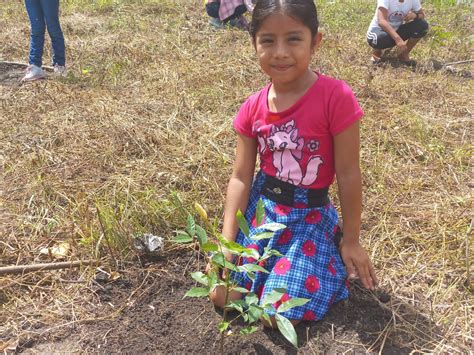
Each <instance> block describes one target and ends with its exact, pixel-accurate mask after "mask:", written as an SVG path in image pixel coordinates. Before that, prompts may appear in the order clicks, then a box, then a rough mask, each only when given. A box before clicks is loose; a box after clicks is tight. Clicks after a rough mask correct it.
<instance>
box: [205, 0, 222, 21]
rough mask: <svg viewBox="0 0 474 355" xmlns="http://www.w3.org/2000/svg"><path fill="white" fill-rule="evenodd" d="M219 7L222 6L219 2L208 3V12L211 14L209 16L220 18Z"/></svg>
mask: <svg viewBox="0 0 474 355" xmlns="http://www.w3.org/2000/svg"><path fill="white" fill-rule="evenodd" d="M219 8H220V3H219V2H210V3H207V4H206V12H207V14H208V15H209V17H212V18H219Z"/></svg>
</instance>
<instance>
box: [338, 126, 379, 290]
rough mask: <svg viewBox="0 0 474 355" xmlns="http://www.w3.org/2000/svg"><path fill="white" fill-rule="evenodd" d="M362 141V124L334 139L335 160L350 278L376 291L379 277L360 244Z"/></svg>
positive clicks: (343, 257) (344, 244) (343, 240)
mask: <svg viewBox="0 0 474 355" xmlns="http://www.w3.org/2000/svg"><path fill="white" fill-rule="evenodd" d="M359 142H360V139H359V122H356V123H354V124H353V125H352V126H350V127H349V128H347V129H346V130H344V131H343V132H341V133H339V134H337V135H336V136H335V137H334V160H335V168H336V177H337V185H338V188H339V200H340V203H341V211H342V221H343V235H344V236H343V238H342V242H341V256H342V259H343V261H344V264H345V265H346V268H347V272H348V273H349V277H350V278H354V277H355V276H356V275H357V274H358V275H359V278H360V280H361V281H362V284H363V285H364V287H366V288H369V289H373V288H374V286H375V285H376V284H377V277H376V276H375V271H374V268H373V267H372V264H371V262H370V259H369V256H368V254H367V252H366V251H365V250H364V248H363V247H362V246H361V245H360V243H359V235H360V217H361V212H362V178H361V172H360V167H359V145H360V143H359Z"/></svg>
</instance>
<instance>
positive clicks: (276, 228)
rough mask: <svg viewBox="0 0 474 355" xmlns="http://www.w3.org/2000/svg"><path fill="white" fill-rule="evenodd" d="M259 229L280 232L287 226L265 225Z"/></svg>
mask: <svg viewBox="0 0 474 355" xmlns="http://www.w3.org/2000/svg"><path fill="white" fill-rule="evenodd" d="M259 228H261V229H264V230H269V231H272V232H276V231H279V230H281V229H285V228H286V226H285V225H284V224H281V223H265V224H262V225H261V226H260V227H259Z"/></svg>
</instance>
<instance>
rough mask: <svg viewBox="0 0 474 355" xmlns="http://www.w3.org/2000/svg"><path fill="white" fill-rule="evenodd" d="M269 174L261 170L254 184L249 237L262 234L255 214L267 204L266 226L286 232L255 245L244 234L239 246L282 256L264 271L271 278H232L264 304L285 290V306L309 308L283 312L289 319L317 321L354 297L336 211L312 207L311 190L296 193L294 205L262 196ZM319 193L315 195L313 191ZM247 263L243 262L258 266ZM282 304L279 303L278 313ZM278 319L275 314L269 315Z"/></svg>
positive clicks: (328, 205)
mask: <svg viewBox="0 0 474 355" xmlns="http://www.w3.org/2000/svg"><path fill="white" fill-rule="evenodd" d="M266 178H267V175H265V174H264V173H263V172H262V171H260V172H259V173H258V174H257V175H256V177H255V180H254V183H253V186H252V190H251V193H250V198H249V203H248V207H247V210H246V213H245V217H246V218H247V221H251V223H249V225H250V236H252V235H254V234H255V233H256V232H259V231H261V230H260V229H258V228H256V221H255V211H256V207H257V202H258V200H259V199H262V201H263V204H264V207H265V218H264V222H263V223H272V222H276V223H281V224H284V225H285V226H286V229H283V230H280V231H278V232H276V233H275V235H274V236H273V237H272V238H271V239H262V240H252V239H250V238H249V237H246V236H245V235H244V234H243V233H242V232H241V231H239V233H238V235H237V239H236V242H237V243H239V244H241V245H243V246H245V247H247V248H254V249H256V250H258V252H259V254H260V255H262V254H263V249H264V248H265V247H269V248H270V249H274V250H278V251H279V252H280V253H281V254H282V255H283V256H280V257H277V256H273V257H270V258H269V259H267V260H266V262H265V264H264V265H261V266H263V267H264V268H265V269H266V270H268V271H269V272H270V273H269V274H267V273H263V272H257V274H256V277H255V280H253V281H252V280H251V279H250V278H249V277H248V276H247V275H246V274H245V273H236V272H233V273H232V278H233V280H234V281H235V282H236V283H237V284H238V285H239V286H241V287H244V288H246V289H248V290H250V291H251V292H254V293H255V294H257V296H258V297H259V299H260V301H262V300H263V299H264V298H265V296H266V295H268V294H269V293H271V291H272V290H273V289H274V288H285V289H286V290H287V291H286V294H285V295H284V297H283V298H282V300H283V301H285V300H287V299H289V298H294V297H298V298H307V299H310V301H309V302H308V303H306V304H305V305H303V306H299V307H294V308H291V309H290V310H288V311H286V312H283V313H282V315H283V316H285V317H286V318H288V319H298V320H318V319H321V318H322V317H324V315H325V314H326V313H327V311H328V309H329V307H330V306H331V305H332V304H333V303H335V302H338V301H340V300H343V299H346V298H347V297H348V296H349V291H348V289H347V273H346V269H345V267H344V264H343V262H342V259H341V256H340V254H339V252H338V249H337V247H336V244H335V240H334V236H335V233H336V231H337V227H338V216H337V211H336V209H335V208H334V206H333V205H332V203H330V202H329V201H328V202H327V203H325V205H323V206H320V207H308V202H309V201H308V195H310V194H309V191H310V190H309V189H304V188H299V187H295V188H294V194H293V195H294V196H293V203H286V204H281V203H278V202H275V201H274V200H272V199H270V198H269V197H267V196H265V195H268V194H262V189H263V188H264V187H265V181H266ZM313 192H314V190H313ZM253 262H255V260H252V259H251V258H242V259H241V260H240V261H239V263H242V264H246V263H253ZM280 304H281V303H280V302H278V304H275V305H274V306H275V308H277V307H278V306H279V305H280ZM267 313H268V314H269V315H274V313H275V312H274V311H268V312H267Z"/></svg>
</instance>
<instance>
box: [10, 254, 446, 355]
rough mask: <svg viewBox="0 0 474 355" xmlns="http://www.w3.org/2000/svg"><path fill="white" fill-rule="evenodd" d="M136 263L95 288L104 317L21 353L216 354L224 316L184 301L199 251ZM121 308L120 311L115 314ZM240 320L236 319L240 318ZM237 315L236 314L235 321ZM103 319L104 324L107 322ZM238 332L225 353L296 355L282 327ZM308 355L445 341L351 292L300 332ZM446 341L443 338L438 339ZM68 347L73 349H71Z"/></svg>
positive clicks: (404, 348)
mask: <svg viewBox="0 0 474 355" xmlns="http://www.w3.org/2000/svg"><path fill="white" fill-rule="evenodd" d="M142 262H143V264H142V266H141V267H137V266H136V265H135V266H129V267H127V268H125V270H124V271H123V272H122V273H121V275H122V276H121V277H120V278H119V279H117V280H114V281H110V282H107V281H100V279H98V278H96V281H93V282H92V284H91V286H90V287H91V289H92V290H93V291H94V292H95V295H96V298H97V300H96V302H97V304H99V305H100V307H98V309H101V312H99V313H102V314H97V319H98V320H95V321H92V322H90V323H84V324H82V325H79V326H76V327H74V328H72V327H71V328H68V329H63V330H62V331H61V334H62V335H61V336H60V337H59V338H58V337H57V335H55V334H54V333H55V331H54V330H53V331H51V332H50V333H49V334H44V335H43V336H41V337H36V338H35V339H30V340H29V341H28V342H25V343H23V344H22V345H20V347H19V348H18V349H17V350H18V351H19V352H26V353H38V352H43V351H46V352H61V351H63V350H64V349H65V346H66V347H67V349H68V351H69V352H77V353H83V352H93V353H104V354H105V353H133V354H143V353H189V352H191V353H217V352H219V337H218V332H217V324H218V322H219V321H220V313H219V311H218V310H215V309H214V307H213V305H212V304H211V303H210V302H209V301H208V300H205V299H193V298H184V299H183V296H184V294H185V293H186V291H187V290H189V289H190V288H191V287H192V286H193V282H194V281H193V280H192V279H191V278H190V277H189V275H187V273H188V272H189V271H190V270H192V269H193V268H195V267H196V266H197V259H196V254H195V253H194V252H192V251H189V252H182V251H181V252H172V253H169V254H168V255H166V256H164V257H161V258H158V259H155V260H148V261H142ZM116 310H121V311H119V312H116ZM234 316H235V315H234ZM230 318H232V315H231V317H230ZM101 319H102V320H101ZM239 328H240V325H239V324H237V325H236V326H234V327H233V328H232V331H233V333H234V335H232V336H231V337H229V338H228V340H227V343H226V353H229V354H273V353H289V354H293V353H296V352H297V350H296V349H294V348H293V347H292V346H291V345H290V344H289V343H288V342H286V341H285V339H284V338H283V337H282V336H281V335H280V334H279V333H278V331H276V330H269V329H265V328H264V327H263V326H262V325H260V330H259V331H257V332H256V333H254V334H252V335H250V336H246V337H244V336H239V335H236V334H237V333H238V330H239ZM297 332H298V339H299V344H300V349H299V351H300V352H301V353H315V352H324V353H341V352H345V351H347V350H349V349H350V350H352V351H354V352H356V353H367V352H369V353H376V352H379V351H383V353H384V354H404V353H406V354H408V353H410V352H411V351H413V350H422V349H423V348H426V347H428V348H429V344H431V343H432V342H433V341H435V340H436V339H438V338H439V336H438V333H439V331H437V327H436V326H435V325H434V324H432V323H431V322H430V321H429V320H427V319H426V318H425V317H423V316H421V315H419V314H417V312H416V311H415V310H414V309H412V308H411V307H409V306H408V305H406V304H404V303H403V302H402V301H400V300H397V299H395V298H394V297H392V296H391V295H390V294H389V293H387V292H384V291H383V290H378V291H377V292H375V293H372V292H367V291H364V290H362V289H361V288H360V287H359V286H358V285H357V284H353V285H352V287H351V296H350V299H349V300H348V301H345V302H341V303H339V304H337V305H335V306H334V307H333V308H332V309H331V311H330V312H329V314H328V315H327V317H326V318H324V319H323V320H321V321H319V322H306V323H303V324H300V325H299V326H298V327H297ZM438 340H439V339H438ZM65 344H66V345H65Z"/></svg>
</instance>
